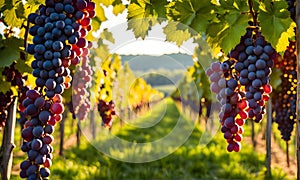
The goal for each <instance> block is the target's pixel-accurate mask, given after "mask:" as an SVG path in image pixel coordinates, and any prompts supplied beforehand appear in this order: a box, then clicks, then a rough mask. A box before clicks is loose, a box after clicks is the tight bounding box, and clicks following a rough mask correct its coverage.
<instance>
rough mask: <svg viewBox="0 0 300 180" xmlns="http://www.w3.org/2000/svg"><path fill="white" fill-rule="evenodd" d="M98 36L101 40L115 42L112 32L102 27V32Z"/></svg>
mask: <svg viewBox="0 0 300 180" xmlns="http://www.w3.org/2000/svg"><path fill="white" fill-rule="evenodd" d="M100 37H101V38H102V39H103V40H107V41H109V42H111V43H115V39H114V37H113V34H112V33H111V32H109V31H108V30H107V29H104V30H103V32H102V33H101V34H100Z"/></svg>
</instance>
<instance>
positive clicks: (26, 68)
mask: <svg viewBox="0 0 300 180" xmlns="http://www.w3.org/2000/svg"><path fill="white" fill-rule="evenodd" d="M14 67H15V69H16V70H18V71H19V72H20V73H21V74H24V73H32V68H31V67H30V65H29V64H28V63H26V61H24V60H21V59H18V61H17V63H16V64H15V65H14Z"/></svg>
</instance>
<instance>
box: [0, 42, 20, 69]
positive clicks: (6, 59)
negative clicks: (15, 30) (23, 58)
mask: <svg viewBox="0 0 300 180" xmlns="http://www.w3.org/2000/svg"><path fill="white" fill-rule="evenodd" d="M2 43H3V47H2V48H1V49H0V59H1V62H0V67H4V66H9V65H11V63H12V62H13V61H14V60H17V59H19V57H20V47H21V46H22V45H23V39H17V38H15V37H11V38H7V39H4V40H2Z"/></svg>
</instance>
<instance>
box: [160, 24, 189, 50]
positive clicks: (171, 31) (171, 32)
mask: <svg viewBox="0 0 300 180" xmlns="http://www.w3.org/2000/svg"><path fill="white" fill-rule="evenodd" d="M177 25H178V22H174V21H169V22H168V24H167V26H165V27H164V28H163V29H164V30H163V31H164V33H165V34H166V40H167V41H170V42H175V43H176V45H177V46H181V45H182V43H183V42H184V41H186V40H188V39H189V38H190V37H191V34H190V33H189V29H187V28H186V29H185V30H182V29H178V28H177Z"/></svg>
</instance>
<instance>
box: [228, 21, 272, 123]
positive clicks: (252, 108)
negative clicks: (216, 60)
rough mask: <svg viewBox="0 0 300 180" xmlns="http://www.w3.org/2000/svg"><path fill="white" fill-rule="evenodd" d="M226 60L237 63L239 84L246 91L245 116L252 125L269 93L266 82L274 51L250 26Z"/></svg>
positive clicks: (263, 111)
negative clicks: (232, 60)
mask: <svg viewBox="0 0 300 180" xmlns="http://www.w3.org/2000/svg"><path fill="white" fill-rule="evenodd" d="M229 57H230V58H231V59H235V60H236V61H237V63H236V64H235V66H234V69H235V70H236V73H237V76H238V77H239V82H240V84H241V85H242V86H243V87H245V90H246V91H245V93H246V94H245V95H246V99H247V102H248V107H249V108H248V117H249V118H251V119H253V120H254V121H255V122H260V121H261V120H262V117H263V114H264V113H265V104H266V102H267V101H268V100H269V94H270V93H271V91H272V87H271V85H270V83H269V82H270V74H271V72H272V71H271V67H273V66H274V61H273V59H274V58H275V57H276V52H275V50H274V49H273V48H272V46H271V45H270V44H268V43H267V42H266V41H265V39H264V37H263V36H262V35H261V32H260V31H258V30H257V29H256V28H254V27H250V28H248V29H247V33H246V35H245V36H243V37H242V38H241V42H240V44H238V45H237V46H236V47H235V48H234V49H233V50H232V51H231V52H230V54H229Z"/></svg>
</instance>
